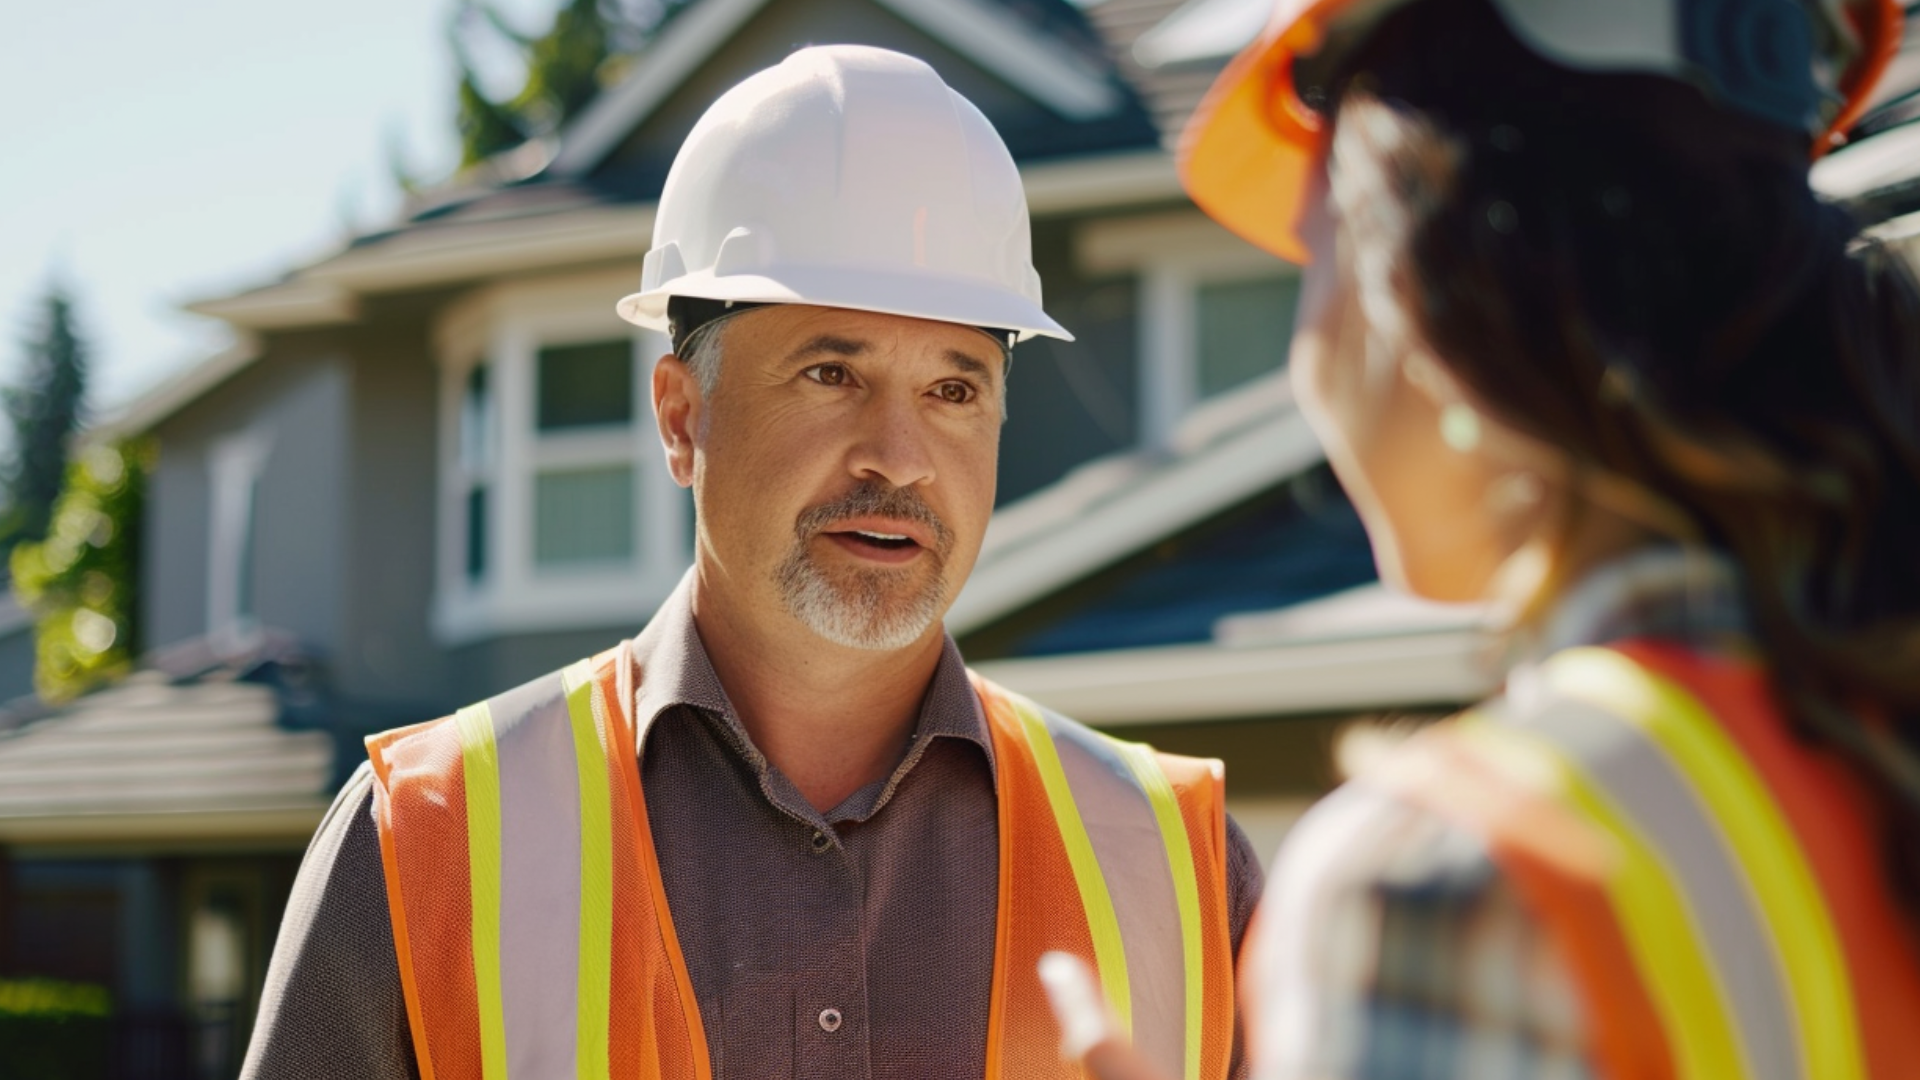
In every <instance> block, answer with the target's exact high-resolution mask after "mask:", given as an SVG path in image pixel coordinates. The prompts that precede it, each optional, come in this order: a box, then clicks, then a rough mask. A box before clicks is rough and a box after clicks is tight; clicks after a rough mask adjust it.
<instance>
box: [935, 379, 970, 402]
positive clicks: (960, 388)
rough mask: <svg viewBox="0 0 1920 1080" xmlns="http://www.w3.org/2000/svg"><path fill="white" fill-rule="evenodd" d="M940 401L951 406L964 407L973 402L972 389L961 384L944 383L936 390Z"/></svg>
mask: <svg viewBox="0 0 1920 1080" xmlns="http://www.w3.org/2000/svg"><path fill="white" fill-rule="evenodd" d="M934 392H935V393H937V394H939V395H940V400H942V401H945V402H947V403H948V404H952V405H965V404H966V403H967V402H969V401H972V400H973V387H971V386H968V385H967V384H966V383H961V382H944V383H941V384H940V387H939V389H938V390H936V391H934Z"/></svg>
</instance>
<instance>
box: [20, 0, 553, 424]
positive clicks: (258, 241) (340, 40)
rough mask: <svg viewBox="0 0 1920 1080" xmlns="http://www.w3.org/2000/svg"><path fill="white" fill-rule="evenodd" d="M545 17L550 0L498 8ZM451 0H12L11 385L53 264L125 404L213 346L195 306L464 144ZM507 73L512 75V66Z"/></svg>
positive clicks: (438, 166) (333, 236) (286, 258)
mask: <svg viewBox="0 0 1920 1080" xmlns="http://www.w3.org/2000/svg"><path fill="white" fill-rule="evenodd" d="M500 6H501V7H502V9H503V10H505V11H506V12H508V13H509V15H510V16H511V17H513V18H514V19H515V21H516V22H518V23H520V24H521V25H523V26H524V25H535V24H539V23H540V22H541V20H542V18H543V17H544V15H543V14H542V13H545V12H549V11H551V9H552V0H511V2H509V3H505V4H502V5H500ZM452 7H453V2H452V0H332V2H330V3H327V4H296V3H290V2H287V0H190V2H185V3H181V2H175V3H170V4H169V3H151V2H142V0H59V2H57V3H48V2H41V3H34V4H29V3H26V2H24V0H8V2H7V3H5V4H0V101H4V102H5V103H6V114H7V117H8V120H9V122H8V124H7V125H6V128H5V129H4V131H5V139H6V142H5V145H6V150H5V151H3V152H0V382H11V381H12V380H13V378H14V377H15V376H16V375H17V373H18V372H19V370H20V365H21V356H22V349H21V344H20V342H21V339H22V338H23V337H24V336H25V335H26V333H27V331H28V328H29V326H30V324H31V322H32V321H33V319H34V317H35V316H36V314H37V309H38V301H39V298H40V297H41V296H42V295H43V294H44V291H45V286H46V282H47V281H48V278H49V275H50V274H58V275H60V276H61V277H62V278H63V279H64V280H66V281H67V282H69V283H70V285H71V286H72V288H73V291H74V292H75V294H76V297H77V299H78V301H79V311H80V316H81V318H82V320H83V325H82V329H83V331H84V332H85V333H86V335H87V337H88V338H89V340H90V342H91V343H92V346H93V355H94V373H95V374H94V382H93V386H94V394H93V400H94V403H95V405H96V407H103V408H105V409H109V410H110V409H111V408H112V407H113V406H115V405H117V404H120V403H124V402H125V401H127V400H128V399H129V398H130V397H132V396H134V395H136V394H137V393H139V392H140V391H141V390H144V389H146V388H148V387H150V386H152V385H153V384H154V383H155V382H157V381H159V380H161V379H163V378H164V377H166V376H167V375H169V374H171V373H173V372H175V371H178V370H179V369H180V368H181V367H182V366H183V365H185V364H189V363H192V362H193V361H195V360H196V359H199V358H202V357H204V356H206V355H208V354H209V353H211V352H212V351H214V350H217V349H218V348H219V347H220V346H221V345H222V344H223V343H224V342H225V340H226V338H225V336H224V333H223V331H222V330H221V329H220V327H219V324H217V323H214V322H211V321H210V320H207V319H203V318H200V317H198V316H194V315H188V314H186V313H184V312H181V311H179V310H178V305H179V304H180V303H182V302H184V301H187V300H191V299H195V298H200V297H206V296H212V295H219V294H222V293H224V292H229V291H232V290H234V289H237V288H241V287H244V286H247V285H250V284H254V283H257V282H261V281H264V280H268V279H270V278H272V277H273V276H275V275H276V274H277V273H279V272H280V271H281V270H283V269H285V268H286V267H288V266H290V265H292V264H294V263H297V262H302V261H306V260H309V259H312V258H314V257H317V256H319V255H322V254H324V253H326V252H327V251H329V250H331V249H332V248H333V247H335V246H337V245H338V244H339V243H340V242H341V240H342V239H343V238H344V237H345V236H346V234H347V232H348V230H349V227H350V223H352V224H354V225H357V226H359V227H362V228H365V227H368V226H371V225H374V224H377V223H379V222H381V221H383V220H385V219H386V218H387V217H389V216H390V215H391V214H392V213H394V211H395V209H396V208H397V206H398V195H397V191H396V189H395V187H394V184H393V182H392V181H391V179H390V173H389V169H388V165H387V161H388V158H389V147H390V145H396V144H397V145H399V146H401V147H402V148H403V152H404V156H405V158H406V160H407V161H408V162H409V164H410V166H411V168H412V170H413V171H414V172H415V173H416V174H422V175H427V176H432V177H438V176H441V175H444V173H445V172H446V170H447V169H448V168H449V166H450V165H451V164H452V163H453V161H454V159H455V157H456V155H457V149H456V141H455V136H454V131H453V101H454V97H453V86H454V67H453V62H452V59H451V57H450V55H449V52H448V48H447V45H446V34H445V28H446V24H447V20H448V17H449V14H450V12H451V10H452ZM497 77H499V76H496V78H497Z"/></svg>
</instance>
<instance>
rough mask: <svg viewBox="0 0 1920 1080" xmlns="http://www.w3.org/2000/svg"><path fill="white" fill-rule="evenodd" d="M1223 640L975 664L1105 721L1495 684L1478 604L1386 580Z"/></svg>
mask: <svg viewBox="0 0 1920 1080" xmlns="http://www.w3.org/2000/svg"><path fill="white" fill-rule="evenodd" d="M1214 638H1215V640H1213V641H1210V642H1204V643H1199V644H1190V645H1174V646H1167V647H1161V648H1144V649H1116V650H1111V651H1106V652H1097V653H1082V654H1077V655H1070V656H1047V657H1038V658H1032V659H1024V658H1023V659H1014V660H988V661H984V662H978V663H975V664H974V667H975V668H976V669H978V670H979V672H980V673H981V674H982V675H985V676H986V677H987V678H990V679H993V680H994V681H995V682H998V683H1001V684H1002V685H1005V686H1009V687H1012V688H1014V689H1017V690H1019V691H1020V692H1021V693H1023V694H1026V695H1028V696H1029V697H1032V698H1033V699H1034V700H1036V701H1039V702H1041V703H1042V704H1045V705H1048V706H1050V707H1052V708H1055V709H1058V710H1060V711H1061V712H1063V713H1066V714H1067V715H1069V716H1072V717H1074V718H1075V719H1078V720H1081V721H1083V722H1085V723H1090V724H1098V725H1100V726H1102V727H1123V726H1126V725H1129V724H1161V723H1179V722H1192V721H1204V720H1227V719H1241V718H1250V717H1273V716H1307V715H1325V714H1329V713H1342V712H1354V711H1360V710H1365V711H1368V712H1381V711H1384V710H1392V709H1432V708H1450V707H1454V706H1458V705H1462V704H1465V703H1467V702H1471V701H1475V700H1478V699H1480V698H1482V697H1484V696H1486V695H1487V694H1488V693H1489V692H1490V691H1492V690H1493V689H1494V688H1495V685H1496V683H1497V678H1496V676H1495V674H1494V671H1495V667H1494V665H1493V664H1492V663H1491V657H1492V652H1491V650H1492V648H1493V644H1494V638H1493V637H1492V636H1491V635H1490V634H1489V633H1488V632H1487V631H1486V630H1484V629H1483V628H1482V626H1481V615H1480V613H1479V612H1478V611H1477V610H1475V609H1472V608H1460V607H1450V606H1443V605H1437V604H1428V603H1425V602H1422V601H1419V600H1414V599H1411V598H1408V597H1405V596H1401V595H1399V594H1396V593H1393V592H1391V591H1389V590H1388V589H1386V588H1385V587H1383V586H1380V585H1366V586H1361V587H1359V588H1355V589H1351V590H1348V591H1346V592H1342V593H1339V594H1336V595H1334V596H1330V597H1327V598H1325V599H1322V600H1317V601H1312V602H1309V603H1305V604H1298V605H1295V606H1293V607H1290V608H1287V609H1284V610H1282V611H1277V612H1270V613H1258V614H1247V615H1242V616H1237V617H1234V618H1231V619H1227V620H1222V621H1221V622H1219V623H1217V624H1216V626H1215V634H1214Z"/></svg>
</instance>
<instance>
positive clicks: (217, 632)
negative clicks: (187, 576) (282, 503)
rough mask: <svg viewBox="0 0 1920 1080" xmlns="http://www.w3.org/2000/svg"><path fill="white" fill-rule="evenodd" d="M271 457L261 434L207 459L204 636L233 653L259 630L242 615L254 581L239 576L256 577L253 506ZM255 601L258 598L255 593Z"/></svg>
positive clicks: (226, 441)
mask: <svg viewBox="0 0 1920 1080" xmlns="http://www.w3.org/2000/svg"><path fill="white" fill-rule="evenodd" d="M272 452H273V438H272V435H271V434H270V433H269V432H267V431H265V430H260V429H255V430H250V431H243V432H239V433H237V434H233V435H228V436H226V437H225V438H222V439H220V440H219V441H217V442H215V443H214V444H213V446H212V447H211V448H210V449H209V451H208V454H207V473H208V485H209V487H210V489H211V491H210V499H209V501H210V504H211V505H210V507H209V515H208V516H209V519H210V520H209V523H208V525H209V527H208V535H207V635H208V636H209V637H210V638H212V639H213V640H214V641H215V642H216V643H217V644H218V645H219V646H220V647H222V648H225V649H237V648H239V647H240V646H241V645H243V644H244V643H245V642H246V641H247V640H248V639H249V638H250V637H251V636H252V634H253V633H254V632H255V631H256V630H257V629H258V627H259V616H258V614H257V613H255V612H250V611H249V612H243V611H241V610H240V598H241V596H242V595H244V594H246V593H247V592H248V589H249V587H250V586H252V585H254V584H255V583H254V582H248V581H242V580H241V575H243V574H246V573H253V574H256V575H257V574H258V573H259V561H258V559H257V557H255V558H249V557H248V556H249V554H250V553H251V554H252V555H255V556H257V555H258V552H259V547H258V544H259V539H260V538H259V537H258V536H256V535H254V525H255V514H254V503H255V502H256V501H257V500H258V498H259V489H260V477H261V474H263V473H264V472H266V468H267V458H268V457H269V456H270V455H271V454H272ZM255 599H256V600H257V599H258V595H257V591H256V595H255Z"/></svg>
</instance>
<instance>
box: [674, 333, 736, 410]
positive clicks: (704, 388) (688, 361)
mask: <svg viewBox="0 0 1920 1080" xmlns="http://www.w3.org/2000/svg"><path fill="white" fill-rule="evenodd" d="M732 321H733V320H732V319H731V318H721V319H715V320H714V321H712V322H710V323H708V324H706V325H705V326H702V327H700V328H699V329H698V330H695V331H694V332H693V333H691V334H689V335H687V340H686V342H685V343H684V344H683V345H681V347H680V362H681V363H683V364H685V365H687V370H688V371H689V372H691V373H692V374H693V381H694V383H695V384H696V385H698V386H699V387H700V396H701V397H702V398H711V397H713V391H714V388H715V387H717V386H719V385H720V352H721V348H720V344H721V342H720V339H721V338H722V337H723V336H724V335H723V331H725V330H726V327H727V324H728V323H730V322H732Z"/></svg>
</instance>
